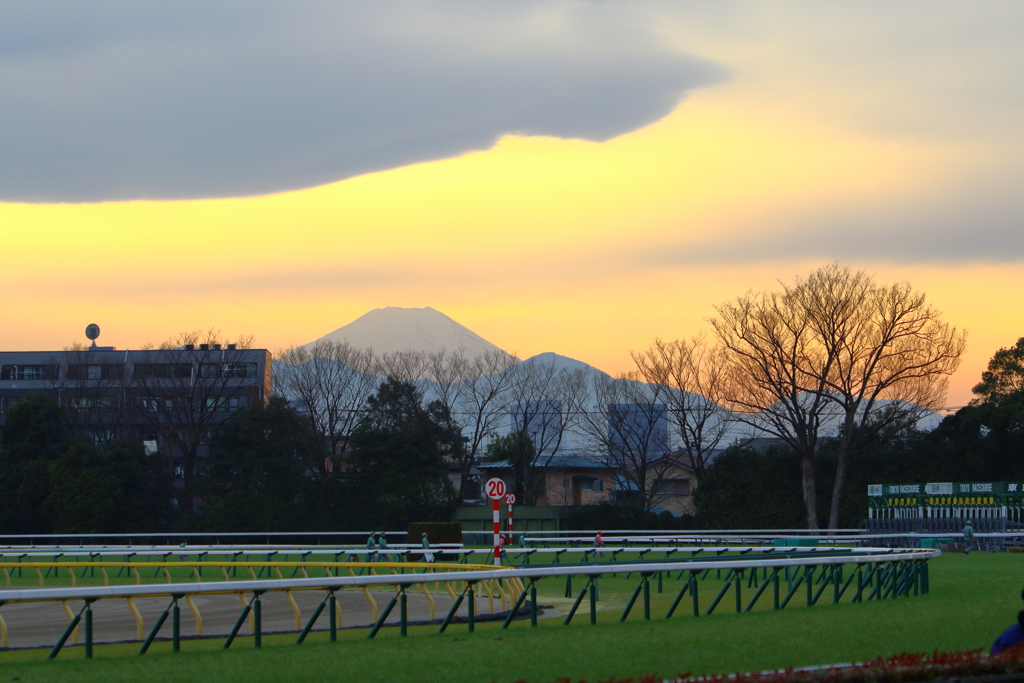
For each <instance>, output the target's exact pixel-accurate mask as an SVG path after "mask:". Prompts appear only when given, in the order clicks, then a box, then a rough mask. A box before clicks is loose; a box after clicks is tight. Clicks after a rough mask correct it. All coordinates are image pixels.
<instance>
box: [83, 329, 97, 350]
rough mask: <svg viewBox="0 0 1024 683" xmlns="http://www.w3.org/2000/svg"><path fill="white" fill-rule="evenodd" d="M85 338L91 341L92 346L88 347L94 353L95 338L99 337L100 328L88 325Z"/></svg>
mask: <svg viewBox="0 0 1024 683" xmlns="http://www.w3.org/2000/svg"><path fill="white" fill-rule="evenodd" d="M85 336H86V337H88V338H89V339H90V340H91V341H92V346H90V347H89V348H90V350H93V351H95V350H96V338H97V337H99V336H100V326H99V325H97V324H96V323H90V324H89V325H87V326H86V328H85Z"/></svg>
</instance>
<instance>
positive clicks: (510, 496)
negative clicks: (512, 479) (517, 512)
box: [505, 493, 516, 505]
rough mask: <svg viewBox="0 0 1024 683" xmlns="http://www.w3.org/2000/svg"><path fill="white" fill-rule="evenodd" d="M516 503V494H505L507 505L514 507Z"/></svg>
mask: <svg viewBox="0 0 1024 683" xmlns="http://www.w3.org/2000/svg"><path fill="white" fill-rule="evenodd" d="M515 502H516V494H514V493H508V494H505V505H514V504H515Z"/></svg>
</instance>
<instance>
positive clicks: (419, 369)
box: [376, 351, 431, 383]
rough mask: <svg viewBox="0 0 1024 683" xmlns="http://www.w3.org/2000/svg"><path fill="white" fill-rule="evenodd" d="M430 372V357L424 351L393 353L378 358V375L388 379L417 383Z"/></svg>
mask: <svg viewBox="0 0 1024 683" xmlns="http://www.w3.org/2000/svg"><path fill="white" fill-rule="evenodd" d="M430 370H431V367H430V360H429V355H428V354H426V353H424V352H422V351H392V352H389V353H384V354H381V355H379V356H378V357H377V370H376V373H377V374H378V375H379V376H381V377H386V378H387V379H392V380H399V381H402V382H413V383H416V382H419V381H421V380H423V379H424V378H425V377H427V376H428V375H429V373H430Z"/></svg>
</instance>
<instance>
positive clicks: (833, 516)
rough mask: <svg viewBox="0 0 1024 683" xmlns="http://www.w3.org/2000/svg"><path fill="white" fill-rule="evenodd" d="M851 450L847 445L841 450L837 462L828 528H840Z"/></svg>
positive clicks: (843, 445) (842, 446) (841, 447)
mask: <svg viewBox="0 0 1024 683" xmlns="http://www.w3.org/2000/svg"><path fill="white" fill-rule="evenodd" d="M849 452H850V449H849V447H848V446H847V445H846V444H842V445H841V446H840V448H839V459H838V460H837V461H836V480H835V481H834V482H833V483H832V505H831V506H830V508H829V513H828V528H829V529H838V528H839V503H840V497H841V495H842V492H843V487H844V486H846V463H847V461H848V460H849Z"/></svg>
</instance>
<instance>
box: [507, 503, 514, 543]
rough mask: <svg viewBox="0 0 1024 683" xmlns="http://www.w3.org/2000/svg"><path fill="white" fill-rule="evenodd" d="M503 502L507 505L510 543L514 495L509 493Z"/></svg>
mask: <svg viewBox="0 0 1024 683" xmlns="http://www.w3.org/2000/svg"><path fill="white" fill-rule="evenodd" d="M505 502H506V503H508V542H509V543H511V542H512V538H513V537H512V506H513V505H514V504H515V502H516V494H514V493H509V494H507V495H506V496H505Z"/></svg>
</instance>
